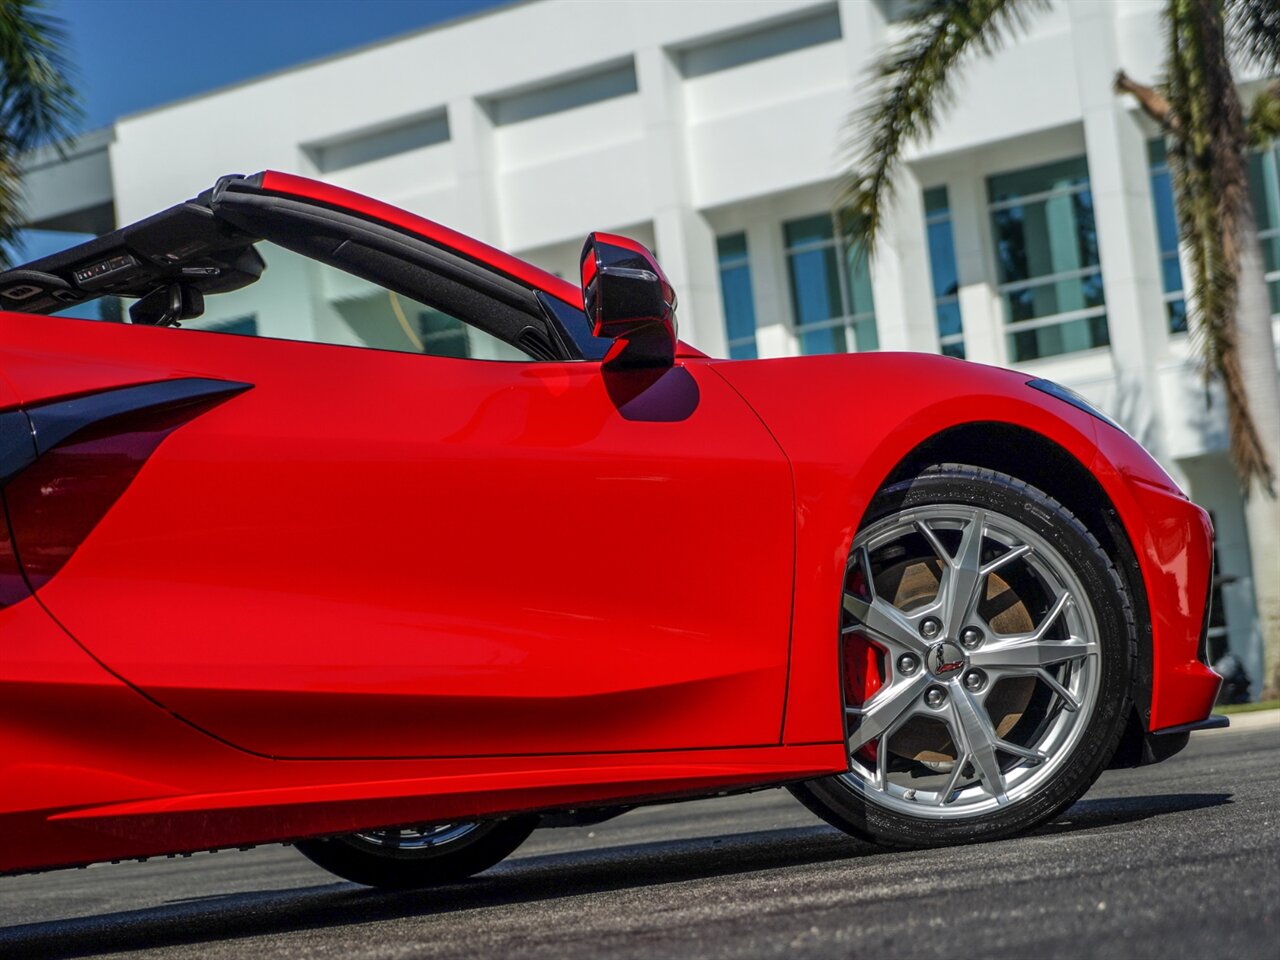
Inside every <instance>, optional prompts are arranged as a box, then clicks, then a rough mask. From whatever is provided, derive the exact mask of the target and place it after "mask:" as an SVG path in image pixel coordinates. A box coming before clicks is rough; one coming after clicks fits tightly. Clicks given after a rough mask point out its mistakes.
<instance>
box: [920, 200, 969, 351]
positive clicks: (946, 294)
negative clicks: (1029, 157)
mask: <svg viewBox="0 0 1280 960" xmlns="http://www.w3.org/2000/svg"><path fill="white" fill-rule="evenodd" d="M924 224H925V232H926V233H927V234H928V237H929V271H930V273H931V274H932V276H933V309H934V313H935V315H936V317H937V321H938V344H939V346H940V347H941V348H942V352H943V353H944V354H945V355H946V356H948V357H959V358H960V359H962V360H963V359H964V329H963V327H962V326H961V323H960V296H959V293H960V282H959V279H958V277H957V275H956V244H955V238H954V237H953V235H952V232H951V205H950V204H949V203H948V201H947V188H946V187H934V188H933V189H931V190H926V191H925V192H924Z"/></svg>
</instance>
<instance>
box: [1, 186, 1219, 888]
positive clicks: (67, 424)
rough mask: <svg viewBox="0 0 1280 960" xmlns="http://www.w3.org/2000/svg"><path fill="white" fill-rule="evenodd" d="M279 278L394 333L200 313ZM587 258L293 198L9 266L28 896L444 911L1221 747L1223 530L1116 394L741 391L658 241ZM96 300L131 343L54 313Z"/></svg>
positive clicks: (243, 204)
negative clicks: (706, 840)
mask: <svg viewBox="0 0 1280 960" xmlns="http://www.w3.org/2000/svg"><path fill="white" fill-rule="evenodd" d="M262 250H267V251H268V253H267V255H266V256H265V257H264V255H263V253H262V252H261V251H262ZM272 251H275V252H272ZM267 263H272V264H273V265H275V264H281V265H282V266H281V268H280V269H282V270H288V271H294V272H296V273H297V274H298V276H304V275H305V276H307V277H312V279H313V280H314V279H315V277H317V276H321V274H323V276H322V279H323V283H322V284H321V286H323V285H324V284H329V285H330V286H329V287H325V289H324V290H322V289H320V288H319V287H316V286H315V285H314V284H313V285H312V286H311V287H307V286H303V287H302V288H300V289H302V290H303V291H304V294H303V295H300V297H299V299H296V300H294V301H292V302H293V303H295V304H297V308H298V309H299V310H301V309H302V307H303V306H304V304H303V303H302V302H301V298H302V296H305V291H306V290H308V289H310V290H311V291H312V294H313V296H314V297H316V298H317V301H318V300H320V299H324V294H325V290H330V288H332V289H331V290H330V292H333V291H337V292H335V293H334V296H333V298H331V299H332V301H333V302H336V303H338V306H339V307H340V306H341V305H342V303H344V302H346V301H342V299H341V296H339V294H340V293H341V289H345V288H343V287H342V285H343V284H353V285H357V286H359V289H360V290H363V291H368V290H374V291H376V296H375V297H374V298H373V299H372V300H371V299H369V298H368V297H365V299H363V300H360V301H359V302H360V303H361V304H365V305H368V304H373V305H375V306H377V305H381V308H383V310H384V312H383V314H381V315H379V317H378V318H377V321H376V323H375V322H374V321H372V320H371V321H370V322H369V324H368V325H366V327H363V328H362V329H367V330H375V331H376V332H377V335H376V336H375V335H374V334H372V333H371V334H370V335H369V337H368V338H366V340H365V341H364V342H361V341H360V339H359V338H356V337H352V336H350V335H349V333H347V334H341V335H339V334H335V335H334V336H333V337H332V338H331V339H332V340H333V341H334V342H301V341H291V340H285V339H268V338H265V337H249V336H236V335H229V334H228V333H226V332H217V331H210V330H199V329H190V328H188V329H181V328H180V327H181V324H182V323H183V322H185V321H189V320H192V319H194V318H196V317H198V316H200V314H201V312H202V310H203V308H204V303H205V300H206V298H210V297H219V296H227V297H234V296H236V294H235V291H237V290H239V289H240V288H242V287H244V286H246V285H248V284H250V283H253V282H254V281H255V280H257V279H258V278H259V277H260V276H261V275H262V274H263V271H264V267H265V265H266V264H267ZM581 268H582V277H581V279H582V285H581V287H577V286H574V285H572V284H570V283H568V282H566V281H564V280H562V279H559V278H557V277H555V276H552V275H551V274H548V273H545V272H543V271H542V270H539V269H537V268H535V267H533V266H532V265H530V264H528V263H525V262H523V261H521V260H518V259H516V258H514V257H511V256H508V255H506V254H504V253H501V252H499V251H497V250H494V249H492V248H490V247H487V246H485V245H484V244H481V243H479V242H477V241H475V240H472V239H469V238H467V237H465V236H461V235H459V234H457V233H455V232H453V231H451V230H448V229H446V228H444V227H442V226H440V225H438V224H436V223H433V222H431V221H429V220H424V219H422V218H420V217H417V216H414V215H411V214H409V213H406V212H405V211H403V210H399V209H396V208H394V207H391V206H388V205H385V204H382V203H379V202H376V201H373V200H370V199H368V198H365V197H361V196H358V195H356V194H352V193H349V192H347V191H344V190H340V189H337V188H334V187H331V186H327V185H325V184H322V183H317V182H314V181H311V180H306V179H302V178H300V177H295V176H290V175H286V174H280V173H271V172H268V173H263V174H258V175H256V176H252V177H225V178H223V179H222V180H220V181H219V182H218V183H217V185H216V186H215V187H213V188H212V189H211V190H208V191H206V192H205V193H202V194H200V195H199V196H198V197H196V198H195V199H193V200H190V201H187V202H185V203H181V204H179V205H177V206H175V207H173V208H171V209H168V210H165V211H163V212H161V213H158V214H156V215H155V216H152V217H150V218H148V219H146V220H142V221H140V222H138V223H135V224H132V225H130V226H126V227H123V228H121V229H119V230H116V231H115V232H113V233H110V234H107V235H105V236H102V237H99V238H97V239H94V240H91V241H89V242H87V243H84V244H82V245H81V246H78V247H75V248H74V249H71V250H68V251H66V252H63V253H59V254H55V255H52V256H49V257H45V258H43V259H40V260H36V261H34V262H31V263H27V264H25V265H23V266H20V267H17V268H15V269H11V270H8V271H5V272H4V273H2V274H0V309H3V310H4V311H7V312H4V313H0V484H2V487H0V491H2V494H3V508H4V515H3V517H0V694H2V695H0V836H3V840H0V872H5V873H18V872H25V871H33V870H43V869H48V868H53V867H64V866H71V865H79V864H87V863H90V862H94V861H101V860H115V859H121V858H135V857H136V858H144V857H151V856H157V855H166V854H175V853H184V852H191V851H197V850H206V849H213V848H220V847H242V846H249V845H252V844H261V843H268V842H289V843H293V844H295V845H296V846H297V847H298V849H299V850H301V851H302V852H303V853H304V854H306V855H307V856H308V857H310V858H312V859H313V860H314V861H316V862H317V863H319V864H321V865H322V866H324V867H326V868H328V869H330V870H332V871H334V872H335V873H337V874H339V875H341V876H343V877H347V878H350V879H352V880H355V881H358V882H360V883H366V884H373V885H383V886H393V887H396V886H400V887H403V886H415V885H424V884H430V883H438V882H443V881H448V880H452V879H457V878H460V877H463V876H467V875H469V874H472V873H474V872H476V871H479V870H483V869H485V868H486V867H488V866H490V865H492V864H494V863H496V862H497V861H498V860H500V859H501V858H502V857H504V856H506V855H507V854H509V853H510V852H511V851H512V850H514V849H515V848H516V846H517V845H519V844H520V843H521V842H522V841H523V840H524V839H525V838H526V837H527V836H528V834H529V832H530V831H531V830H532V829H534V827H535V826H537V825H538V823H539V822H540V819H541V818H542V817H543V816H544V815H546V814H547V813H549V812H557V822H565V821H566V820H573V819H574V818H577V819H578V820H579V821H583V820H595V819H602V818H604V817H606V816H609V815H612V814H615V813H618V812H621V811H623V810H626V809H628V808H630V807H632V806H635V805H638V804H645V803H652V802H656V801H662V800H670V799H677V798H687V797H696V796H706V795H718V794H724V793H727V792H733V791H745V790H752V789H756V788H760V787H765V786H779V785H787V786H789V787H790V789H791V790H792V791H793V792H794V793H795V795H796V796H797V797H799V799H800V800H801V801H802V802H803V803H805V804H806V805H807V806H808V807H810V808H811V809H812V810H813V811H814V812H815V813H817V814H818V815H820V816H821V817H823V818H825V819H826V820H828V821H830V822H831V823H832V824H834V825H836V826H838V827H840V828H842V829H844V830H847V831H849V832H851V833H854V834H856V835H858V836H861V837H865V838H869V839H871V840H874V841H877V842H879V843H883V844H888V845H896V846H928V845H937V844H950V843H957V842H962V841H970V840H980V839H990V838H996V837H1003V836H1008V835H1011V834H1014V833H1017V832H1019V831H1024V830H1027V829H1029V828H1032V827H1034V826H1036V825H1037V824H1040V823H1042V822H1044V821H1045V820H1047V819H1049V818H1051V817H1053V816H1054V815H1055V814H1057V813H1059V812H1060V811H1062V810H1063V809H1064V808H1065V807H1067V806H1068V805H1070V804H1071V803H1072V802H1073V801H1075V800H1076V799H1077V798H1078V797H1079V796H1080V795H1081V794H1082V793H1083V792H1084V791H1085V790H1086V789H1087V788H1088V787H1089V785H1090V784H1091V783H1092V782H1093V781H1094V779H1095V778H1096V777H1097V776H1098V775H1099V773H1100V772H1101V771H1102V770H1104V769H1106V768H1107V767H1108V766H1117V765H1138V764H1144V763H1151V762H1154V761H1157V760H1161V759H1163V758H1165V757H1167V756H1169V755H1170V754H1172V753H1174V752H1176V751H1177V750H1179V749H1180V748H1181V747H1182V746H1183V745H1184V744H1185V743H1186V741H1187V737H1188V734H1189V732H1190V731H1192V730H1195V729H1199V728H1204V727H1207V726H1213V725H1216V724H1217V723H1219V722H1225V721H1221V720H1220V718H1213V717H1210V710H1211V707H1212V704H1213V702H1214V698H1215V695H1216V693H1217V690H1218V685H1219V682H1220V681H1219V678H1218V676H1217V675H1216V674H1214V673H1213V672H1212V671H1211V670H1210V669H1209V668H1208V667H1207V666H1206V665H1205V662H1204V661H1205V628H1206V624H1207V618H1206V607H1207V604H1208V598H1209V581H1210V572H1211V571H1210V567H1211V555H1212V532H1211V529H1210V525H1209V521H1208V518H1207V516H1206V515H1205V513H1204V512H1203V511H1202V510H1200V509H1199V508H1198V507H1196V506H1195V505H1193V504H1192V503H1190V502H1189V501H1188V499H1187V498H1186V496H1185V495H1184V494H1183V493H1182V492H1181V491H1180V490H1179V489H1178V487H1177V486H1176V484H1174V483H1173V482H1172V481H1171V480H1170V479H1169V477H1168V476H1167V475H1166V474H1165V473H1164V471H1162V470H1161V469H1160V467H1159V466H1157V464H1156V463H1155V462H1154V461H1153V460H1152V459H1151V458H1150V457H1149V456H1148V455H1147V454H1146V453H1145V452H1143V450H1142V449H1141V447H1139V445H1138V444H1137V443H1136V442H1134V441H1133V440H1132V439H1130V437H1129V436H1127V435H1126V434H1125V433H1124V432H1123V431H1122V430H1121V429H1120V428H1119V427H1118V426H1117V425H1116V424H1115V423H1113V422H1112V421H1110V420H1109V419H1107V417H1106V416H1104V415H1103V414H1101V413H1099V412H1098V411H1097V410H1095V409H1093V408H1092V407H1091V406H1090V405H1089V404H1088V403H1087V402H1086V401H1084V400H1082V399H1081V398H1079V397H1077V396H1075V395H1074V394H1072V393H1070V392H1069V391H1067V390H1064V389H1063V388H1061V387H1059V386H1057V385H1055V384H1053V383H1050V382H1047V381H1043V380H1036V379H1032V378H1031V377H1029V376H1027V375H1026V374H1019V373H1016V372H1013V371H1009V370H1001V369H994V368H990V367H984V366H979V365H976V364H971V363H965V362H962V361H958V360H952V359H949V358H944V357H938V356H928V355H918V354H893V353H875V354H863V355H841V356H821V357H804V358H794V359H776V360H762V361H756V360H746V361H732V362H730V361H723V360H717V359H713V358H710V357H707V356H705V355H703V354H702V353H700V352H698V351H697V350H694V349H692V348H691V347H689V346H687V345H685V344H684V343H682V342H681V341H679V340H678V338H677V328H676V318H675V310H676V296H675V294H674V292H673V291H672V289H671V286H670V284H669V282H668V281H667V279H666V277H665V276H664V274H663V272H662V270H661V269H660V268H659V266H658V265H657V263H656V262H655V260H654V259H653V257H652V255H651V254H650V253H649V251H647V250H646V249H645V248H644V247H643V246H641V245H639V244H637V243H635V242H634V241H631V240H628V239H625V238H622V237H617V236H610V235H605V234H593V235H592V236H591V237H590V238H588V240H587V242H586V245H585V247H584V249H583V255H582V260H581ZM311 271H320V272H321V273H315V274H313V273H312V272H311ZM326 271H327V272H326ZM262 289H266V288H265V287H264V288H262ZM98 298H110V299H109V300H108V301H105V302H112V303H118V302H120V301H119V300H118V299H116V298H125V299H126V300H133V301H134V302H133V304H132V306H131V307H130V309H129V316H130V318H131V320H132V322H131V323H125V322H101V321H94V320H86V319H72V318H68V317H59V316H55V314H57V313H60V312H65V311H66V310H67V309H68V308H72V307H80V306H81V305H84V304H86V303H88V302H89V301H93V300H95V299H98ZM306 306H307V307H308V309H310V308H311V307H312V306H314V305H313V304H306ZM324 306H325V309H329V306H331V303H330V301H328V300H326V305H324ZM318 309H319V308H317V310H318ZM334 309H336V308H334ZM361 309H364V308H363V307H362V308H361ZM370 309H372V308H370ZM321 312H323V311H321ZM317 316H319V313H317ZM411 318H412V322H410V320H411ZM340 320H341V318H340V317H339V318H337V319H336V320H335V319H334V318H332V317H331V318H329V319H328V320H325V319H324V318H321V320H318V321H317V324H319V325H321V326H323V323H329V322H330V321H332V324H331V326H332V329H334V330H337V329H338V328H339V327H341V323H340V322H339V321H340ZM378 324H381V326H379V325H378ZM415 324H416V326H415ZM343 329H346V330H347V331H348V332H349V331H350V329H351V327H350V326H347V327H345V328H343ZM397 337H401V339H396V338H397ZM344 338H345V339H344ZM479 345H486V346H485V347H484V349H481V348H480V346H479ZM370 346H372V347H375V348H376V349H370ZM486 351H487V353H486ZM482 354H483V355H485V356H489V357H492V358H496V359H485V358H484V357H483V356H481V355H482Z"/></svg>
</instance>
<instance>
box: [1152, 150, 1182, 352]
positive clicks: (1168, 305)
mask: <svg viewBox="0 0 1280 960" xmlns="http://www.w3.org/2000/svg"><path fill="white" fill-rule="evenodd" d="M1147 160H1148V161H1149V163H1150V165H1151V205H1152V206H1153V207H1155V211H1156V240H1157V242H1158V243H1159V244H1160V282H1161V289H1162V290H1163V292H1164V305H1165V312H1166V314H1167V315H1168V318H1169V332H1170V333H1184V332H1186V329H1187V301H1186V300H1185V299H1184V298H1183V295H1182V264H1181V262H1180V261H1179V260H1178V211H1177V209H1176V208H1175V207H1174V205H1173V181H1172V179H1171V178H1170V176H1169V163H1168V161H1167V160H1166V158H1165V153H1164V141H1163V140H1152V141H1150V142H1149V143H1148V144H1147Z"/></svg>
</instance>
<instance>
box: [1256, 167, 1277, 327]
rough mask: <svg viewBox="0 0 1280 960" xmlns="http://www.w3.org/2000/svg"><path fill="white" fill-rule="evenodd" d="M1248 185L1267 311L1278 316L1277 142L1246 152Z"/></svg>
mask: <svg viewBox="0 0 1280 960" xmlns="http://www.w3.org/2000/svg"><path fill="white" fill-rule="evenodd" d="M1249 189H1250V192H1251V193H1252V195H1253V215H1254V216H1255V217H1256V218H1257V221H1258V239H1259V240H1260V241H1261V243H1262V267H1263V269H1264V270H1266V272H1267V273H1266V280H1267V292H1268V293H1269V295H1270V297H1271V315H1272V316H1273V317H1280V142H1272V143H1271V144H1270V145H1269V146H1268V147H1267V148H1266V149H1265V150H1259V151H1257V152H1255V153H1252V154H1250V155H1249Z"/></svg>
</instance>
